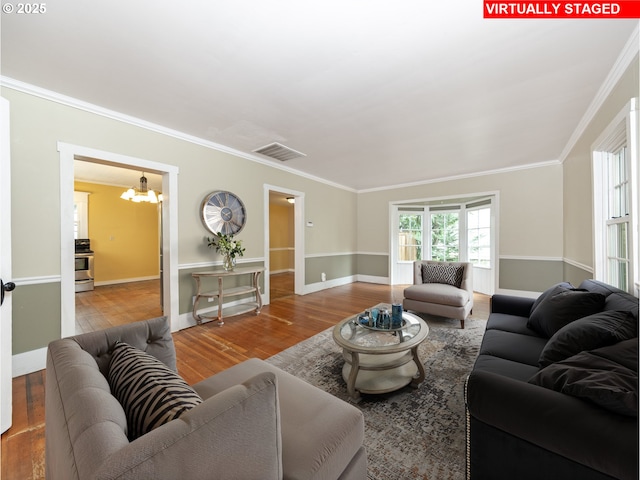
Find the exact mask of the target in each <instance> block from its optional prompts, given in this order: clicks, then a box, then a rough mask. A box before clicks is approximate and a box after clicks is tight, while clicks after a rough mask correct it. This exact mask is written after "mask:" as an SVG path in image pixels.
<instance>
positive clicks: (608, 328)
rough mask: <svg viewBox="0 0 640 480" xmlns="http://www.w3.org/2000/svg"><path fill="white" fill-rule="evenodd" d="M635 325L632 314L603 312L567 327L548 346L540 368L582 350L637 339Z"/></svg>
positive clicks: (541, 357) (555, 335)
mask: <svg viewBox="0 0 640 480" xmlns="http://www.w3.org/2000/svg"><path fill="white" fill-rule="evenodd" d="M635 323H636V321H635V318H634V317H633V315H632V314H631V312H609V311H606V312H600V313H596V314H594V315H589V316H588V317H584V318H580V319H578V320H576V321H574V322H571V323H569V324H568V325H565V326H564V327H562V328H561V329H560V330H558V331H557V332H556V333H554V334H553V336H552V337H551V339H550V340H549V341H548V342H547V344H546V345H545V347H544V349H543V350H542V352H541V354H540V360H539V361H538V364H539V365H540V367H541V368H544V367H546V366H547V365H550V364H552V363H555V362H559V361H560V360H564V359H565V358H569V357H571V356H573V355H575V354H576V353H580V352H582V351H583V350H592V349H594V348H599V347H605V346H607V345H613V344H614V343H618V342H620V341H622V340H627V339H629V338H633V337H635V336H636V335H635V331H636V325H635Z"/></svg>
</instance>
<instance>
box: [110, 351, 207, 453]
mask: <svg viewBox="0 0 640 480" xmlns="http://www.w3.org/2000/svg"><path fill="white" fill-rule="evenodd" d="M109 386H110V387H111V392H112V393H113V395H114V396H115V397H116V398H117V399H118V401H119V402H120V404H121V405H122V407H123V408H124V411H125V414H126V416H127V428H128V437H129V440H131V441H133V440H135V439H136V438H138V437H140V436H141V435H144V434H145V433H148V432H150V431H151V430H153V429H154V428H157V427H159V426H160V425H163V424H165V423H167V422H169V421H171V420H174V419H176V418H178V417H179V416H180V415H182V413H184V412H185V411H187V410H189V409H190V408H193V407H195V406H196V405H198V404H200V403H202V398H200V396H199V395H198V394H197V393H196V392H195V391H194V390H193V389H192V388H191V387H190V386H189V385H188V384H187V383H186V382H185V381H184V380H183V379H182V378H181V377H180V376H179V375H178V374H177V373H175V372H174V371H173V370H171V369H170V368H169V367H167V366H166V365H165V364H164V363H162V362H161V361H160V360H158V359H156V358H155V357H153V356H151V355H149V354H148V353H145V352H143V351H142V350H138V349H137V348H135V347H132V346H131V345H129V344H127V343H122V342H117V343H116V345H115V347H114V349H113V356H112V357H111V360H110V362H109Z"/></svg>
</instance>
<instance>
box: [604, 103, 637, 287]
mask: <svg viewBox="0 0 640 480" xmlns="http://www.w3.org/2000/svg"><path fill="white" fill-rule="evenodd" d="M636 104H637V103H636V101H635V99H634V101H632V102H631V103H630V104H629V106H628V107H627V108H625V110H624V111H623V112H621V113H620V114H619V115H618V116H617V117H616V119H615V120H614V121H613V122H612V124H611V125H610V126H609V127H608V128H607V129H606V130H605V132H604V133H603V134H602V135H601V137H600V139H599V140H598V141H597V142H596V145H595V146H594V149H593V178H594V194H593V199H594V250H595V255H594V256H595V272H594V277H595V278H596V279H598V280H601V281H603V282H606V283H608V284H610V285H613V286H615V287H618V288H620V289H621V290H625V291H628V292H633V290H634V282H635V283H637V282H638V279H637V275H638V271H637V267H635V268H634V260H635V261H637V258H638V238H637V235H638V233H637V232H638V230H637V221H638V212H637V211H635V209H634V206H637V199H638V192H637V183H636V179H637V171H638V170H637V168H638V154H637V137H636V132H637V108H636Z"/></svg>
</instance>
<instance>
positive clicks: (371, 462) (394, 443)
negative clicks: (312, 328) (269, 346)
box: [267, 315, 486, 480]
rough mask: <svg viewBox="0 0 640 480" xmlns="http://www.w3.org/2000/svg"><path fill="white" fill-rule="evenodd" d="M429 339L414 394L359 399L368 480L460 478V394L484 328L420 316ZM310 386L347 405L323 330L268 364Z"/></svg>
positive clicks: (334, 350) (337, 359) (338, 362)
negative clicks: (422, 373) (420, 379)
mask: <svg viewBox="0 0 640 480" xmlns="http://www.w3.org/2000/svg"><path fill="white" fill-rule="evenodd" d="M422 318H423V319H425V320H426V322H427V324H428V325H429V336H428V337H427V339H426V340H425V341H424V342H423V343H422V345H421V346H420V348H419V356H420V359H421V360H422V361H423V363H424V366H425V370H426V378H425V381H424V382H423V383H422V384H421V385H420V386H419V387H418V388H415V389H414V388H411V387H405V388H403V389H401V390H398V391H396V392H392V393H388V394H383V395H365V394H363V395H362V400H361V401H360V402H359V403H353V405H355V406H356V407H357V408H359V409H360V410H362V412H363V413H364V418H365V446H366V448H367V461H368V477H369V479H370V480H400V479H402V480H407V479H428V480H448V479H450V480H461V479H463V478H464V476H465V411H464V396H463V386H464V382H465V379H466V377H467V375H468V374H469V372H470V371H471V368H472V366H473V362H474V361H475V359H476V357H477V355H478V349H479V347H480V342H481V340H482V335H483V334H484V331H485V327H486V321H485V320H478V319H473V318H469V319H467V321H466V322H465V328H464V329H461V328H460V322H459V321H458V320H452V319H442V318H438V317H431V316H428V315H423V316H422ZM267 362H269V363H271V364H272V365H275V366H277V367H279V368H281V369H283V370H285V371H287V372H289V373H291V374H293V375H295V376H296V377H298V378H301V379H303V380H306V381H307V382H309V383H311V384H312V385H315V386H317V387H318V388H321V389H322V390H325V391H326V392H329V393H331V394H332V395H335V396H336V397H338V398H341V399H343V400H345V401H349V397H348V395H347V392H346V384H345V382H344V380H343V379H342V366H343V364H344V361H343V359H342V353H341V349H340V348H339V347H338V346H337V345H336V344H335V342H334V341H333V337H332V328H329V329H327V330H325V331H323V332H321V333H319V334H317V335H315V336H314V337H311V338H310V339H308V340H305V341H303V342H301V343H299V344H297V345H294V346H293V347H291V348H289V349H287V350H285V351H283V352H281V353H279V354H277V355H274V356H273V357H271V358H269V359H267Z"/></svg>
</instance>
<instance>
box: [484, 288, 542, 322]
mask: <svg viewBox="0 0 640 480" xmlns="http://www.w3.org/2000/svg"><path fill="white" fill-rule="evenodd" d="M534 302H535V299H533V298H527V297H518V296H513V295H500V294H496V295H493V296H492V297H491V313H504V314H507V315H516V316H518V317H527V318H528V317H529V314H530V313H531V307H532V306H533V303H534Z"/></svg>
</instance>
